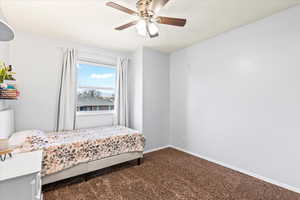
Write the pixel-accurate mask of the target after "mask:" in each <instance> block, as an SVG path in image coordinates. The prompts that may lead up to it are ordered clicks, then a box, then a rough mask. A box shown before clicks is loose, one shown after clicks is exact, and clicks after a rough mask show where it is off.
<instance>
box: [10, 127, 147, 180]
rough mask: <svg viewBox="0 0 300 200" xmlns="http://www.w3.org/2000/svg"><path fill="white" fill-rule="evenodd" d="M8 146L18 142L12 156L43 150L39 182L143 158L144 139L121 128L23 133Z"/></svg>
mask: <svg viewBox="0 0 300 200" xmlns="http://www.w3.org/2000/svg"><path fill="white" fill-rule="evenodd" d="M10 143H19V144H20V145H19V146H18V148H16V149H15V150H14V153H22V152H29V151H36V150H41V149H42V150H43V162H42V183H43V185H44V184H48V183H52V182H56V181H59V180H62V179H66V178H70V177H73V176H77V175H81V174H85V173H88V172H91V171H95V170H98V169H102V168H105V167H109V166H112V165H116V164H119V163H122V162H126V161H130V160H135V159H137V160H138V162H140V159H141V158H142V157H143V151H144V146H145V138H144V136H143V135H142V134H141V133H139V132H138V131H136V130H133V129H129V128H126V127H122V126H114V127H97V128H89V129H78V130H73V131H61V132H43V131H40V130H31V131H25V132H22V133H17V134H14V135H13V136H12V137H11V138H10Z"/></svg>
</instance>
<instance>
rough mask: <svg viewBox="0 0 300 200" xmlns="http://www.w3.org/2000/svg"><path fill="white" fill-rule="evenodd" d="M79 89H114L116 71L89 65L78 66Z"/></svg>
mask: <svg viewBox="0 0 300 200" xmlns="http://www.w3.org/2000/svg"><path fill="white" fill-rule="evenodd" d="M77 73H78V85H79V87H90V86H92V87H109V88H115V85H116V83H115V82H116V69H115V68H110V67H99V66H95V65H90V64H79V65H78V69H77Z"/></svg>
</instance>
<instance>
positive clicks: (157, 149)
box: [144, 145, 171, 154]
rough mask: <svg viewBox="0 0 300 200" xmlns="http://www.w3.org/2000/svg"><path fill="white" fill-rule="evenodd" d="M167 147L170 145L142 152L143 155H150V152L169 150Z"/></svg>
mask: <svg viewBox="0 0 300 200" xmlns="http://www.w3.org/2000/svg"><path fill="white" fill-rule="evenodd" d="M169 147H171V146H170V145H166V146H161V147H158V148H154V149H150V150H147V151H144V154H146V153H151V152H154V151H159V150H162V149H165V148H169Z"/></svg>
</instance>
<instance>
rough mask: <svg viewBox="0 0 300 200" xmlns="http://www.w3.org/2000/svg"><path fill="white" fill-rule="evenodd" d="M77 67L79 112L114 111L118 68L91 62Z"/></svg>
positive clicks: (81, 63)
mask: <svg viewBox="0 0 300 200" xmlns="http://www.w3.org/2000/svg"><path fill="white" fill-rule="evenodd" d="M77 67H78V69H77V84H78V86H77V112H102V111H113V110H114V100H115V85H116V68H115V67H112V66H105V65H101V64H95V63H89V62H79V64H78V66H77Z"/></svg>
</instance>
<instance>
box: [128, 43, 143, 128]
mask: <svg viewBox="0 0 300 200" xmlns="http://www.w3.org/2000/svg"><path fill="white" fill-rule="evenodd" d="M128 101H129V126H130V127H131V128H133V129H137V130H139V131H141V132H142V131H143V48H142V47H140V48H138V49H137V50H136V51H135V52H134V53H133V55H132V59H131V61H130V67H129V69H128Z"/></svg>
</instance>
